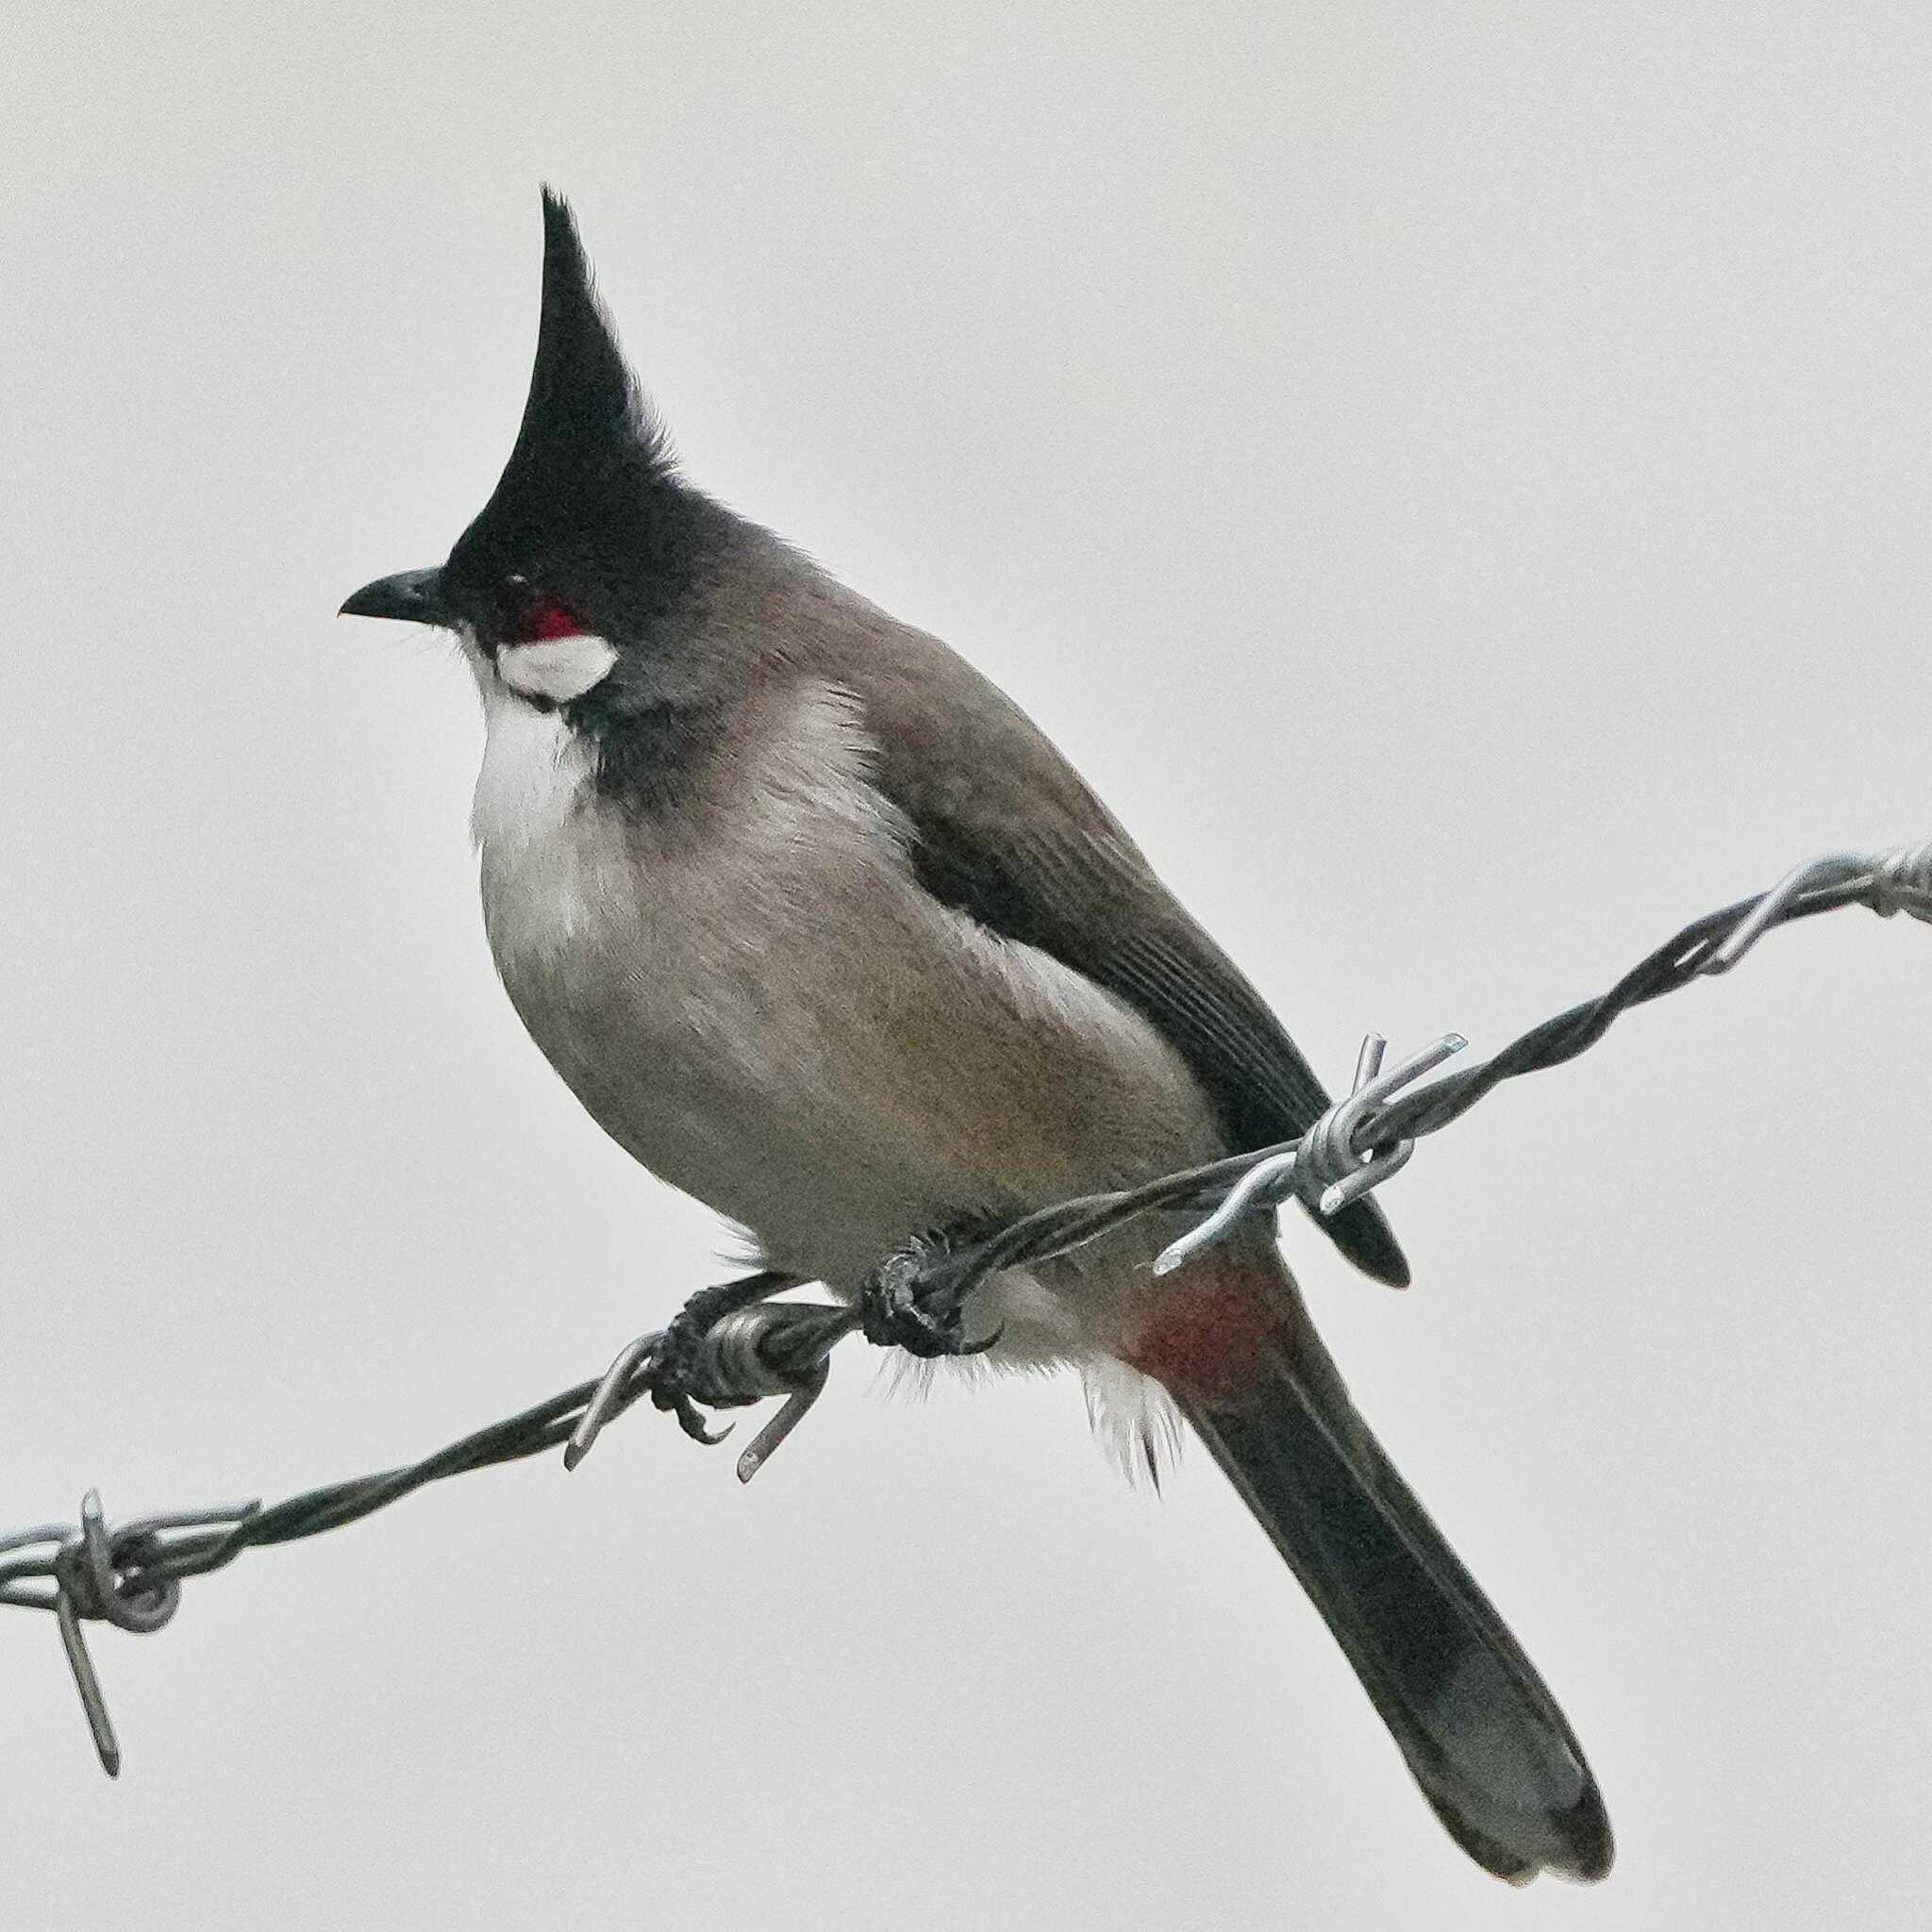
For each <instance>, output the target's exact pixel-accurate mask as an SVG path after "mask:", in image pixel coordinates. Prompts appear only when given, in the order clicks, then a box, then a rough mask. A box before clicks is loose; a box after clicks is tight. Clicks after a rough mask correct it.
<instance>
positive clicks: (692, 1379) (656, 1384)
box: [650, 1271, 791, 1443]
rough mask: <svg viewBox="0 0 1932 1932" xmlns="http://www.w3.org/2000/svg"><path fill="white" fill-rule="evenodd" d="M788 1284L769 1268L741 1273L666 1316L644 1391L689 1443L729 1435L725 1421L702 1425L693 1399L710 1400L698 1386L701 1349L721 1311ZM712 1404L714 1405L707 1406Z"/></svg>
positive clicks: (728, 1312) (721, 1316) (732, 1310)
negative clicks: (719, 1424)
mask: <svg viewBox="0 0 1932 1932" xmlns="http://www.w3.org/2000/svg"><path fill="white" fill-rule="evenodd" d="M789 1287H791V1277H790V1276H789V1275H782V1274H774V1273H773V1272H771V1271H766V1272H765V1273H762V1274H750V1275H747V1276H746V1277H745V1278H744V1279H743V1280H742V1281H726V1282H721V1283H720V1284H719V1285H718V1286H717V1287H715V1288H701V1289H699V1290H698V1291H697V1293H695V1294H694V1295H692V1296H691V1299H690V1300H689V1301H688V1302H686V1303H685V1305H684V1306H683V1307H681V1308H679V1309H678V1311H677V1312H676V1314H675V1315H674V1316H672V1318H671V1322H670V1325H669V1326H668V1327H666V1328H665V1330H664V1332H663V1334H662V1335H661V1336H660V1337H659V1338H658V1346H657V1347H656V1349H654V1350H653V1351H652V1357H651V1374H650V1389H651V1402H652V1405H653V1407H657V1408H660V1409H662V1410H663V1411H664V1412H665V1414H667V1415H675V1417H676V1418H677V1425H678V1427H679V1428H681V1429H682V1430H683V1431H684V1433H685V1434H686V1435H687V1436H689V1437H690V1438H691V1440H692V1441H694V1442H706V1443H711V1442H722V1441H724V1438H725V1437H726V1436H728V1435H729V1434H730V1433H731V1426H730V1424H728V1423H727V1424H725V1426H724V1428H722V1429H718V1430H716V1431H713V1430H711V1429H709V1428H708V1427H706V1425H705V1419H704V1417H703V1416H702V1415H701V1414H700V1413H699V1411H698V1407H697V1405H698V1403H700V1402H711V1400H712V1398H711V1396H710V1394H709V1393H708V1391H707V1390H706V1387H705V1384H704V1373H703V1371H704V1363H703V1353H702V1352H703V1347H704V1341H705V1338H706V1336H708V1334H709V1333H710V1332H711V1329H712V1327H713V1326H714V1325H715V1324H717V1323H718V1322H720V1321H722V1320H723V1319H724V1316H726V1315H734V1314H736V1313H737V1312H738V1310H739V1309H740V1308H748V1307H751V1306H752V1305H753V1304H754V1303H756V1302H761V1301H763V1300H765V1299H766V1297H767V1296H770V1295H773V1294H775V1293H777V1291H779V1290H780V1289H782V1288H789ZM713 1406H715V1405H713Z"/></svg>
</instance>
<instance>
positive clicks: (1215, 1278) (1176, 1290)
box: [1122, 1253, 1279, 1401]
mask: <svg viewBox="0 0 1932 1932" xmlns="http://www.w3.org/2000/svg"><path fill="white" fill-rule="evenodd" d="M1278 1326H1279V1321H1278V1318H1277V1316H1276V1315H1275V1312H1274V1309H1273V1308H1272V1307H1270V1306H1269V1304H1268V1301H1267V1299H1266V1298H1265V1297H1264V1296H1263V1295H1262V1294H1261V1293H1260V1291H1258V1290H1257V1289H1256V1288H1254V1287H1251V1286H1250V1285H1249V1283H1248V1282H1247V1281H1246V1280H1245V1279H1244V1278H1243V1274H1242V1269H1241V1259H1240V1257H1237V1256H1233V1255H1227V1254H1212V1253H1210V1254H1207V1255H1204V1256H1202V1257H1200V1258H1199V1259H1198V1260H1195V1261H1192V1262H1190V1263H1189V1265H1188V1266H1187V1267H1185V1268H1183V1269H1181V1270H1180V1271H1179V1272H1178V1273H1177V1274H1175V1275H1174V1278H1173V1281H1172V1283H1171V1284H1165V1283H1164V1284H1163V1285H1162V1288H1161V1291H1160V1293H1159V1295H1158V1299H1156V1300H1154V1301H1152V1302H1150V1303H1149V1304H1148V1306H1147V1307H1146V1309H1145V1311H1144V1313H1143V1315H1142V1317H1141V1324H1140V1326H1139V1328H1138V1330H1137V1331H1135V1332H1134V1333H1133V1334H1132V1335H1131V1336H1130V1338H1129V1340H1128V1343H1127V1346H1126V1348H1125V1349H1124V1350H1123V1352H1122V1358H1123V1359H1124V1361H1125V1362H1127V1364H1128V1365H1129V1366H1130V1367H1133V1368H1136V1369H1139V1370H1140V1371H1141V1374H1144V1375H1152V1376H1153V1377H1154V1379H1155V1380H1156V1381H1157V1382H1161V1383H1164V1384H1166V1386H1167V1387H1168V1388H1170V1389H1172V1390H1174V1391H1175V1392H1176V1393H1184V1394H1191V1395H1205V1396H1207V1397H1208V1399H1209V1400H1210V1401H1224V1400H1226V1399H1228V1398H1229V1397H1231V1396H1235V1395H1239V1394H1240V1393H1241V1391H1243V1390H1244V1389H1247V1388H1250V1387H1251V1386H1252V1385H1253V1384H1254V1383H1255V1382H1256V1381H1257V1379H1258V1378H1259V1377H1260V1375H1261V1374H1262V1373H1263V1371H1264V1370H1265V1369H1266V1368H1267V1367H1268V1365H1269V1364H1270V1363H1271V1362H1272V1361H1273V1360H1274V1357H1275V1355H1276V1351H1277V1349H1278V1347H1279V1343H1278V1341H1277V1339H1276V1331H1277V1329H1278Z"/></svg>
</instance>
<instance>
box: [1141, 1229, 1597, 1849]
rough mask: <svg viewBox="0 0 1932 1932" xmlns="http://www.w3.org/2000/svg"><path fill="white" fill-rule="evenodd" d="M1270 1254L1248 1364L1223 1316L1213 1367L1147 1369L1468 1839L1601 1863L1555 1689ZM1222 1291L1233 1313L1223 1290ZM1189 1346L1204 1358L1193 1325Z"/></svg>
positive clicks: (1592, 1808)
mask: <svg viewBox="0 0 1932 1932" xmlns="http://www.w3.org/2000/svg"><path fill="white" fill-rule="evenodd" d="M1204 1258H1205V1257H1204ZM1257 1258H1259V1257H1257ZM1227 1259H1228V1262H1230V1263H1232V1262H1234V1261H1235V1259H1236V1257H1234V1256H1229V1257H1227ZM1265 1260H1266V1262H1272V1263H1273V1264H1274V1273H1275V1274H1277V1275H1278V1277H1279V1280H1278V1283H1277V1282H1274V1281H1271V1282H1270V1283H1269V1284H1268V1286H1269V1288H1270V1290H1271V1293H1270V1294H1269V1296H1268V1301H1269V1302H1270V1303H1271V1304H1272V1307H1270V1308H1269V1309H1268V1312H1267V1314H1266V1317H1265V1321H1266V1327H1265V1330H1258V1329H1257V1327H1256V1324H1252V1323H1251V1334H1250V1337H1249V1339H1248V1344H1247V1345H1241V1344H1240V1343H1239V1342H1238V1344H1237V1345H1238V1346H1241V1353H1242V1354H1245V1355H1247V1356H1248V1357H1249V1359H1248V1361H1247V1362H1246V1363H1244V1364H1242V1365H1241V1367H1242V1369H1243V1371H1244V1372H1243V1373H1240V1374H1236V1373H1233V1372H1232V1365H1231V1363H1230V1360H1229V1357H1227V1356H1226V1355H1225V1354H1224V1351H1223V1344H1224V1342H1226V1341H1227V1340H1228V1339H1229V1332H1230V1328H1229V1324H1226V1323H1225V1321H1224V1320H1222V1321H1218V1322H1217V1324H1216V1327H1215V1333H1216V1336H1217V1341H1216V1343H1215V1345H1214V1353H1213V1355H1212V1357H1211V1361H1212V1363H1213V1364H1215V1365H1216V1372H1215V1373H1212V1374H1200V1373H1192V1374H1174V1373H1172V1371H1173V1369H1174V1364H1175V1357H1174V1350H1173V1349H1171V1348H1170V1349H1169V1350H1168V1351H1167V1352H1166V1355H1165V1357H1163V1358H1161V1359H1160V1360H1159V1361H1158V1365H1157V1364H1150V1366H1154V1367H1155V1372H1156V1373H1157V1374H1160V1375H1161V1379H1162V1380H1163V1381H1165V1382H1166V1383H1167V1385H1168V1387H1169V1389H1170V1391H1171V1392H1172V1393H1173V1394H1174V1397H1175V1399H1176V1400H1177V1402H1178V1403H1179V1405H1180V1407H1181V1409H1182V1412H1183V1413H1184V1414H1185V1415H1186V1416H1187V1418H1188V1420H1189V1421H1190V1423H1191V1424H1192V1425H1193V1427H1194V1428H1195V1430H1196V1431H1197V1432H1198V1433H1199V1434H1200V1436H1201V1438H1202V1439H1203V1441H1206V1442H1207V1444H1208V1448H1209V1449H1210V1450H1211V1451H1212V1452H1213V1455H1214V1458H1215V1460H1216V1461H1217V1462H1219V1463H1220V1465H1221V1467H1222V1468H1223V1470H1224V1471H1225V1472H1226V1474H1227V1476H1228V1479H1229V1480H1230V1481H1231V1482H1232V1483H1233V1484H1234V1486H1235V1488H1236V1489H1237V1490H1238V1491H1240V1492H1241V1498H1242V1500H1243V1501H1244V1502H1245V1503H1246V1504H1247V1506H1248V1507H1249V1508H1250V1509H1252V1510H1253V1511H1254V1513H1255V1515H1256V1517H1257V1519H1258V1520H1259V1522H1260V1524H1261V1526H1262V1527H1263V1528H1264V1529H1266V1530H1267V1532H1268V1534H1269V1535H1270V1537H1272V1538H1273V1539H1274V1545H1275V1547H1276V1548H1277V1549H1278V1550H1280V1552H1281V1554H1282V1555H1283V1556H1284V1557H1286V1558H1287V1559H1288V1563H1289V1567H1290V1568H1291V1570H1293V1572H1294V1574H1296V1575H1297V1576H1298V1577H1299V1578H1300V1579H1301V1582H1302V1585H1303V1588H1304V1589H1306V1590H1307V1592H1308V1594H1309V1595H1310V1596H1311V1597H1312V1598H1313V1599H1314V1601H1315V1606H1316V1607H1317V1608H1318V1609H1319V1610H1320V1611H1321V1612H1322V1615H1323V1616H1324V1618H1325V1619H1326V1621H1327V1624H1328V1627H1329V1628H1330V1629H1331V1630H1332V1631H1334V1633H1335V1635H1336V1638H1337V1640H1338V1641H1340V1643H1341V1647H1342V1649H1343V1651H1345V1652H1346V1653H1347V1656H1348V1660H1349V1662H1350V1663H1351V1664H1353V1665H1354V1666H1355V1670H1356V1674H1357V1676H1358V1677H1360V1679H1361V1681H1362V1685H1363V1688H1364V1689H1365V1690H1366V1691H1368V1693H1369V1696H1370V1697H1371V1698H1372V1699H1373V1700H1374V1706H1375V1708H1376V1709H1377V1710H1378V1711H1379V1712H1380V1713H1381V1715H1382V1720H1383V1722H1384V1723H1385V1724H1387V1725H1388V1726H1389V1728H1390V1730H1391V1732H1392V1733H1393V1734H1394V1738H1395V1741H1396V1743H1397V1744H1398V1745H1400V1746H1401V1749H1402V1755H1403V1757H1406V1758H1407V1760H1408V1768H1409V1770H1410V1771H1411V1772H1412V1773H1413V1774H1415V1778H1416V1782H1417V1783H1418V1784H1420V1785H1421V1787H1422V1789H1423V1794H1424V1797H1426V1798H1427V1799H1428V1801H1429V1804H1430V1805H1431V1807H1433V1808H1434V1810H1435V1812H1436V1815H1437V1816H1438V1817H1439V1818H1440V1819H1441V1821H1442V1823H1443V1824H1445V1825H1446V1826H1447V1827H1448V1829H1449V1833H1450V1835H1451V1836H1452V1837H1453V1838H1454V1839H1455V1840H1456V1841H1457V1843H1458V1844H1459V1845H1461V1846H1462V1848H1463V1849H1464V1850H1465V1851H1466V1852H1467V1853H1468V1854H1469V1855H1470V1857H1473V1858H1474V1859H1475V1861H1476V1862H1477V1863H1478V1864H1480V1865H1482V1866H1484V1867H1485V1868H1486V1869H1487V1870H1489V1871H1491V1872H1493V1873H1494V1874H1496V1875H1497V1876H1498V1877H1500V1878H1507V1879H1508V1880H1510V1881H1511V1882H1512V1883H1517V1884H1521V1883H1524V1882H1526V1881H1527V1880H1529V1879H1531V1878H1534V1877H1535V1876H1536V1875H1537V1874H1538V1873H1539V1872H1540V1871H1542V1870H1545V1869H1547V1870H1549V1871H1552V1872H1555V1873H1557V1874H1560V1875H1562V1876H1564V1877H1566V1878H1576V1879H1592V1878H1601V1877H1602V1876H1603V1875H1604V1874H1605V1873H1607V1871H1608V1870H1609V1868H1610V1859H1611V1857H1612V1852H1613V1845H1612V1840H1611V1836H1610V1824H1609V1819H1608V1817H1607V1815H1606V1813H1605V1810H1604V1804H1603V1799H1602V1797H1601V1796H1600V1795H1599V1793H1598V1791H1597V1788H1596V1781H1595V1780H1594V1778H1592V1777H1591V1772H1590V1767H1589V1765H1588V1764H1586V1763H1585V1762H1584V1757H1583V1753H1582V1750H1581V1749H1580V1747H1579V1746H1578V1744H1577V1742H1576V1739H1575V1737H1574V1734H1573V1733H1572V1731H1571V1729H1570V1726H1569V1724H1567V1723H1566V1722H1565V1720H1564V1717H1563V1713H1562V1712H1561V1711H1560V1710H1559V1709H1558V1708H1557V1702H1556V1699H1555V1698H1554V1697H1552V1696H1551V1695H1550V1692H1549V1691H1548V1690H1547V1689H1546V1688H1545V1686H1544V1684H1543V1681H1542V1679H1541V1677H1540V1676H1538V1675H1537V1673H1536V1670H1535V1667H1534V1666H1533V1665H1532V1664H1531V1663H1530V1661H1529V1659H1528V1658H1527V1657H1525V1656H1524V1654H1523V1650H1522V1648H1521V1646H1520V1645H1519V1644H1518V1643H1517V1641H1516V1640H1515V1639H1514V1638H1513V1637H1512V1636H1511V1635H1510V1634H1509V1632H1508V1630H1507V1627H1506V1626H1505V1624H1504V1623H1503V1620H1502V1618H1501V1617H1499V1616H1498V1615H1497V1614H1496V1611H1495V1609H1494V1607H1492V1606H1491V1603H1490V1600H1489V1599H1488V1598H1487V1597H1486V1596H1485V1595H1484V1594H1483V1593H1482V1591H1480V1590H1479V1589H1478V1588H1477V1587H1476V1583H1475V1579H1474V1577H1472V1576H1471V1575H1470V1574H1469V1572H1468V1571H1467V1570H1465V1569H1464V1568H1463V1566H1462V1564H1461V1562H1460V1560H1459V1559H1458V1558H1457V1556H1456V1554H1455V1552H1454V1551H1453V1550H1451V1549H1450V1547H1449V1545H1448V1544H1447V1542H1445V1541H1443V1539H1442V1534H1441V1531H1440V1530H1439V1529H1437V1527H1436V1525H1435V1524H1433V1523H1431V1522H1430V1521H1429V1518H1428V1514H1427V1512H1426V1511H1425V1510H1424V1508H1423V1506H1422V1505H1421V1504H1420V1503H1419V1502H1418V1501H1417V1500H1416V1498H1415V1496H1414V1494H1413V1493H1412V1492H1411V1491H1410V1490H1409V1488H1408V1486H1407V1484H1406V1483H1405V1482H1404V1481H1403V1480H1402V1478H1401V1476H1400V1475H1398V1474H1396V1472H1395V1467H1394V1465H1393V1464H1392V1463H1391V1461H1390V1460H1389V1458H1388V1457H1387V1456H1386V1455H1385V1454H1384V1453H1383V1451H1382V1447H1381V1445H1380V1443H1378V1442H1377V1441H1375V1439H1374V1436H1373V1435H1372V1434H1371V1433H1370V1432H1369V1427H1368V1424H1366V1423H1364V1422H1363V1421H1362V1419H1361V1417H1360V1415H1359V1414H1358V1413H1357V1410H1356V1407H1355V1404H1354V1403H1353V1402H1352V1401H1351V1400H1350V1399H1349V1394H1348V1391H1347V1389H1346V1388H1345V1387H1344V1386H1343V1383H1342V1380H1341V1375H1340V1374H1338V1372H1337V1370H1336V1368H1335V1364H1334V1362H1333V1360H1332V1359H1331V1358H1330V1357H1329V1355H1328V1353H1327V1351H1326V1350H1325V1349H1324V1347H1323V1346H1322V1343H1321V1341H1320V1338H1319V1337H1318V1336H1317V1335H1316V1334H1315V1332H1314V1329H1313V1327H1312V1325H1311V1324H1309V1323H1308V1321H1307V1317H1306V1314H1304V1313H1301V1312H1300V1302H1299V1296H1298V1295H1297V1294H1296V1291H1295V1290H1294V1287H1293V1284H1292V1282H1291V1281H1290V1280H1289V1278H1288V1275H1287V1271H1286V1269H1285V1268H1284V1267H1282V1266H1281V1264H1280V1262H1279V1258H1278V1257H1276V1256H1275V1255H1274V1252H1273V1250H1272V1248H1271V1249H1270V1250H1269V1252H1268V1254H1267V1256H1266V1257H1265ZM1241 1261H1242V1262H1243V1263H1246V1264H1247V1265H1246V1266H1243V1267H1242V1269H1241V1273H1243V1274H1246V1273H1247V1268H1248V1267H1251V1266H1252V1265H1253V1264H1252V1263H1251V1262H1248V1257H1241ZM1233 1272H1234V1271H1233V1269H1232V1268H1231V1267H1230V1268H1227V1269H1225V1271H1224V1274H1223V1281H1224V1282H1225V1281H1226V1279H1227V1275H1228V1274H1232V1273H1233ZM1177 1278H1178V1277H1177ZM1249 1278H1250V1279H1252V1278H1253V1277H1252V1276H1250V1277H1249ZM1280 1287H1285V1289H1286V1291H1287V1298H1286V1302H1285V1304H1284V1302H1283V1301H1282V1299H1281V1297H1280V1296H1279V1294H1278V1292H1274V1290H1276V1289H1277V1288H1280ZM1214 1293H1215V1296H1216V1298H1217V1305H1218V1312H1219V1313H1220V1314H1221V1315H1222V1316H1224V1315H1225V1312H1226V1310H1225V1306H1224V1304H1225V1299H1226V1289H1225V1287H1224V1288H1222V1289H1219V1290H1216V1291H1214ZM1247 1306H1248V1307H1249V1308H1250V1309H1251V1310H1252V1309H1253V1308H1254V1307H1255V1304H1254V1303H1253V1302H1252V1301H1250V1302H1248V1303H1247ZM1290 1314H1293V1315H1295V1316H1297V1317H1298V1319H1295V1320H1293V1321H1290V1320H1289V1319H1287V1317H1288V1316H1289V1315H1290ZM1231 1325H1232V1328H1233V1330H1234V1331H1235V1332H1236V1335H1237V1336H1238V1335H1239V1331H1240V1329H1241V1323H1240V1322H1239V1321H1237V1322H1235V1323H1234V1324H1231ZM1190 1334H1191V1335H1195V1331H1190ZM1190 1349H1191V1353H1190ZM1180 1354H1181V1357H1182V1365H1183V1366H1184V1367H1188V1368H1191V1369H1194V1370H1196V1371H1198V1370H1199V1368H1200V1366H1201V1355H1202V1351H1201V1348H1200V1346H1199V1345H1198V1337H1197V1336H1196V1338H1195V1340H1194V1341H1191V1342H1190V1343H1189V1346H1187V1347H1184V1348H1183V1349H1182V1350H1181V1351H1180ZM1162 1370H1167V1371H1168V1373H1162Z"/></svg>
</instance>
